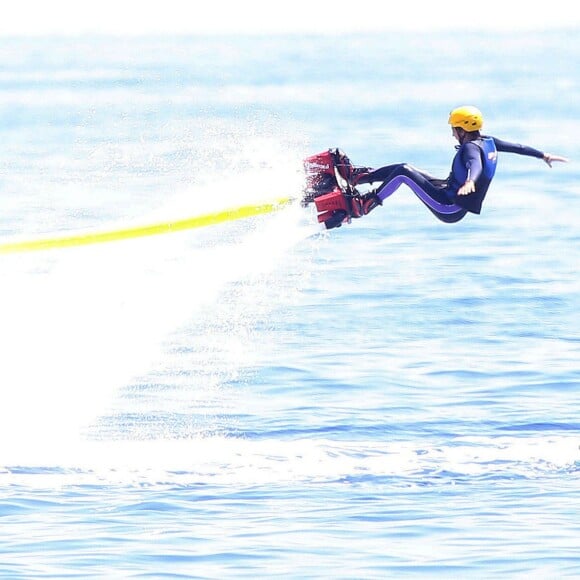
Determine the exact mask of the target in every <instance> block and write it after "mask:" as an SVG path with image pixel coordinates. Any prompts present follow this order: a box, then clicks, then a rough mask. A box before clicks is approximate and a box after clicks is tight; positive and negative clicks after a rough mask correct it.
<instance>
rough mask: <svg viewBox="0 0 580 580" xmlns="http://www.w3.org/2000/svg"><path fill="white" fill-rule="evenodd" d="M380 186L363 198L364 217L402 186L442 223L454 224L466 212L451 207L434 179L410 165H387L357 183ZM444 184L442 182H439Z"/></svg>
mask: <svg viewBox="0 0 580 580" xmlns="http://www.w3.org/2000/svg"><path fill="white" fill-rule="evenodd" d="M381 180H382V181H383V183H382V184H381V185H380V186H379V187H378V189H377V190H376V191H374V192H371V193H368V194H365V195H363V196H362V202H363V203H362V205H363V213H365V214H366V213H368V212H369V211H372V210H373V209H375V207H377V206H378V205H382V202H383V201H384V200H385V199H386V198H387V197H389V196H390V195H392V194H393V193H394V192H395V191H396V190H397V189H398V188H399V187H400V186H401V185H403V184H404V185H406V186H407V187H409V189H411V191H413V193H414V194H415V195H416V196H417V197H418V198H419V199H420V200H421V201H422V202H423V203H424V204H425V205H426V206H427V207H428V208H429V209H430V210H431V212H433V214H434V215H435V216H436V217H437V218H438V219H440V220H441V221H443V222H446V223H454V222H457V221H459V220H460V219H462V218H463V217H464V216H465V214H466V213H467V212H466V210H465V209H464V208H462V207H460V206H458V205H456V204H453V203H451V201H450V199H449V198H448V197H447V193H446V191H445V189H444V188H442V187H440V186H439V187H437V185H435V183H436V180H434V178H433V177H432V176H431V175H429V174H427V173H425V172H423V171H420V170H418V169H416V168H415V167H412V166H411V165H408V164H406V163H398V164H396V165H387V166H385V167H381V168H380V169H377V170H375V171H372V172H370V173H368V174H366V175H363V176H361V179H359V181H358V182H357V185H358V183H373V182H375V181H381ZM442 183H443V182H442Z"/></svg>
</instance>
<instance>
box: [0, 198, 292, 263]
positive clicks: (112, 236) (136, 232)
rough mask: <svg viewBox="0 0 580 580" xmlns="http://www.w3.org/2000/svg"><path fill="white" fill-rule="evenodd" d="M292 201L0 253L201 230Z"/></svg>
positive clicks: (12, 245)
mask: <svg viewBox="0 0 580 580" xmlns="http://www.w3.org/2000/svg"><path fill="white" fill-rule="evenodd" d="M292 201H293V199H292V198H289V197H286V198H280V199H277V200H275V201H274V202H271V203H262V204H258V205H245V206H242V207H237V208H232V209H225V210H222V211H219V212H215V213H210V214H205V215H200V216H193V217H189V218H185V219H181V220H177V221H172V222H161V223H157V224H150V225H144V226H134V227H130V228H123V229H118V230H112V231H103V232H85V233H79V234H71V235H68V236H58V237H50V238H39V239H34V240H24V241H19V242H8V243H4V244H0V254H12V253H16V252H36V251H40V250H52V249H56V248H70V247H75V246H86V245H89V244H101V243H104V242H116V241H119V240H128V239H131V238H141V237H145V236H156V235H160V234H170V233H174V232H180V231H183V230H190V229H193V228H201V227H205V226H211V225H216V224H220V223H223V222H228V221H233V220H239V219H244V218H248V217H252V216H257V215H261V214H266V213H270V212H274V211H277V210H280V209H282V208H283V207H285V206H286V205H288V204H289V203H290V202H292Z"/></svg>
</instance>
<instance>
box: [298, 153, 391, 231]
mask: <svg viewBox="0 0 580 580" xmlns="http://www.w3.org/2000/svg"><path fill="white" fill-rule="evenodd" d="M304 171H305V173H306V186H305V188H304V195H303V198H302V205H303V206H304V207H306V206H308V205H309V204H310V203H314V205H315V206H316V211H317V214H318V222H319V223H324V225H325V227H326V229H328V230H330V229H332V228H338V227H340V226H341V225H342V224H343V223H350V221H351V218H359V217H362V216H363V215H366V214H367V213H369V211H371V210H373V209H374V208H375V207H377V206H378V205H382V201H381V200H380V199H379V198H378V197H377V195H376V194H375V193H374V192H370V193H367V194H364V195H361V194H360V193H359V192H358V191H357V190H356V188H355V186H354V184H355V183H356V180H357V177H359V176H360V175H363V174H365V173H368V171H369V169H368V168H367V167H355V166H354V165H353V164H352V163H351V162H350V159H349V158H348V157H347V156H346V155H345V154H344V153H343V152H342V151H341V150H340V149H328V150H327V151H323V152H322V153H318V154H316V155H312V156H310V157H307V158H306V159H305V160H304Z"/></svg>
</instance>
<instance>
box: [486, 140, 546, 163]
mask: <svg viewBox="0 0 580 580" xmlns="http://www.w3.org/2000/svg"><path fill="white" fill-rule="evenodd" d="M492 139H493V142H494V143H495V148H496V149H497V150H498V151H503V152H504V153H516V154H517V155H526V156H527V157H537V158H538V159H542V158H543V157H544V153H543V151H539V150H538V149H534V148H533V147H528V146H527V145H520V144H519V143H510V142H509V141H502V140H501V139H498V138H497V137H492Z"/></svg>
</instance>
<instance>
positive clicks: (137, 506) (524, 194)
mask: <svg viewBox="0 0 580 580" xmlns="http://www.w3.org/2000/svg"><path fill="white" fill-rule="evenodd" d="M576 37H577V31H574V30H570V31H558V32H544V33H525V34H524V33H511V34H509V35H507V34H505V35H504V34H492V33H485V34H481V35H475V34H474V33H470V34H469V35H468V34H461V33H460V32H454V33H453V34H449V33H445V34H443V33H440V34H435V33H432V34H421V35H417V34H415V35H413V34H410V33H409V34H393V33H391V34H388V35H386V34H385V35H381V34H374V35H368V36H362V35H361V36H346V37H344V36H341V37H333V36H321V37H313V36H288V37H285V36H276V37H267V38H266V37H243V36H240V37H215V36H213V37H175V38H170V37H134V38H130V39H123V38H110V37H94V38H72V37H71V38H42V37H38V38H12V39H4V40H3V42H2V44H1V45H0V114H1V119H2V123H0V134H1V137H2V152H1V154H0V164H1V165H0V167H1V171H0V185H1V189H2V194H1V195H0V235H1V237H0V243H4V242H7V241H11V240H14V239H34V238H35V237H37V236H43V235H53V234H63V233H68V232H71V231H78V230H81V231H85V230H89V231H90V230H92V229H100V230H103V229H105V230H108V229H115V228H123V227H127V226H129V225H136V224H147V223H157V222H161V221H164V220H168V221H171V220H174V219H180V218H183V217H187V216H192V215H198V214H205V213H208V212H212V211H214V210H221V209H224V208H230V207H237V206H240V205H245V204H248V203H253V202H254V201H264V200H271V199H274V198H279V197H285V196H299V194H300V187H301V179H302V176H301V160H302V158H303V157H305V156H307V155H309V154H312V153H315V152H318V151H320V150H323V149H326V148H328V147H332V146H339V147H341V148H343V149H344V150H345V151H346V152H347V153H348V154H349V156H350V157H351V159H352V160H353V161H354V162H355V163H358V164H362V165H371V166H375V167H376V166H380V165H382V164H386V163H392V162H399V161H408V162H410V163H413V164H415V165H417V166H420V167H423V168H424V169H428V170H430V171H432V172H433V173H435V174H440V175H442V176H445V175H446V174H447V172H448V170H449V162H450V159H451V157H452V155H453V153H454V150H453V145H454V142H453V140H452V137H451V134H450V131H449V128H448V126H447V114H448V112H449V110H450V109H451V108H452V107H454V106H456V105H459V104H463V103H474V104H477V105H478V106H479V107H480V108H481V109H482V110H483V111H484V113H485V115H486V129H487V131H489V133H491V134H494V135H497V136H498V137H502V138H505V139H508V140H513V141H519V142H523V143H526V144H529V145H532V146H535V147H537V148H539V149H542V150H547V151H549V152H552V153H556V154H561V155H565V156H567V157H569V158H570V159H571V162H570V163H569V164H567V165H558V166H555V167H554V168H553V169H549V168H548V167H547V166H546V165H545V164H543V163H542V162H541V161H538V160H536V159H530V158H523V157H517V156H508V155H505V156H502V157H501V158H500V165H499V169H498V175H497V177H496V179H495V181H494V186H493V188H492V190H491V192H490V194H489V195H488V199H487V201H486V205H485V209H484V212H483V214H482V215H481V216H468V217H467V218H466V219H465V220H463V221H462V222H460V223H458V224H455V225H446V224H442V223H439V222H437V221H436V220H435V219H434V218H433V216H432V215H431V214H430V213H429V212H428V211H427V210H426V208H425V207H423V206H422V204H421V203H420V202H419V201H418V200H417V199H415V198H414V196H413V194H412V193H411V192H409V191H407V190H405V189H401V190H399V192H397V193H396V194H395V195H394V196H392V197H391V198H389V199H388V200H387V202H385V204H384V206H383V207H382V208H379V209H377V210H376V211H375V212H374V213H372V214H371V215H369V216H367V217H365V218H364V219H361V220H357V221H354V222H353V223H352V224H351V225H349V226H344V227H342V228H340V229H338V230H334V231H332V232H329V233H327V234H324V233H320V231H319V229H318V228H317V227H316V225H315V223H314V219H313V216H312V215H311V214H310V213H309V212H308V211H307V210H304V209H302V208H300V207H299V206H297V205H293V206H291V207H289V208H287V209H285V210H283V211H280V212H278V213H275V214H269V215H266V216H261V217H256V218H251V219H247V220H242V221H237V222H232V223H228V224H223V225H220V226H214V227H210V228H206V229H198V230H190V231H186V232H181V233H174V234H171V235H165V236H158V237H149V238H141V239H134V240H128V241H124V242H115V243H110V244H102V245H95V246H85V247H79V248H70V249H61V250H54V251H46V252H37V253H24V254H4V255H0V276H1V280H2V285H1V295H2V300H0V353H1V363H0V387H1V388H0V397H1V404H0V521H1V524H2V525H1V526H0V551H1V553H2V557H1V558H0V577H1V578H46V577H50V578H65V577H66V578H73V577H77V578H90V577H94V578H126V577H132V578H143V577H150V578H225V577H241V578H243V577H256V576H258V577H308V578H317V577H318V578H399V577H407V578H426V577H438V578H466V577H474V578H475V577H476V578H499V577H501V578H506V577H509V578H530V577H532V578H573V577H579V576H580V541H579V538H580V525H579V524H578V521H579V520H580V518H579V514H580V510H579V508H578V506H579V505H580V502H579V500H580V478H579V473H580V472H579V465H580V450H579V445H580V418H579V403H578V400H579V397H578V395H579V391H580V390H579V380H580V370H579V366H580V365H579V362H578V361H579V360H580V348H579V333H578V330H579V327H580V325H579V322H580V318H579V314H578V313H579V311H580V280H579V274H578V272H579V265H580V264H579V259H578V256H579V249H580V244H579V239H580V236H579V232H578V216H579V215H580V196H579V194H580V187H579V186H578V183H579V177H580V175H579V173H578V169H577V160H578V159H579V158H580V150H579V147H578V143H577V134H578V123H579V121H578V119H580V104H579V103H578V98H577V96H578V93H579V84H580V73H579V71H578V67H577V63H578V61H579V57H580V55H579V47H578V43H577V42H576Z"/></svg>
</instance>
